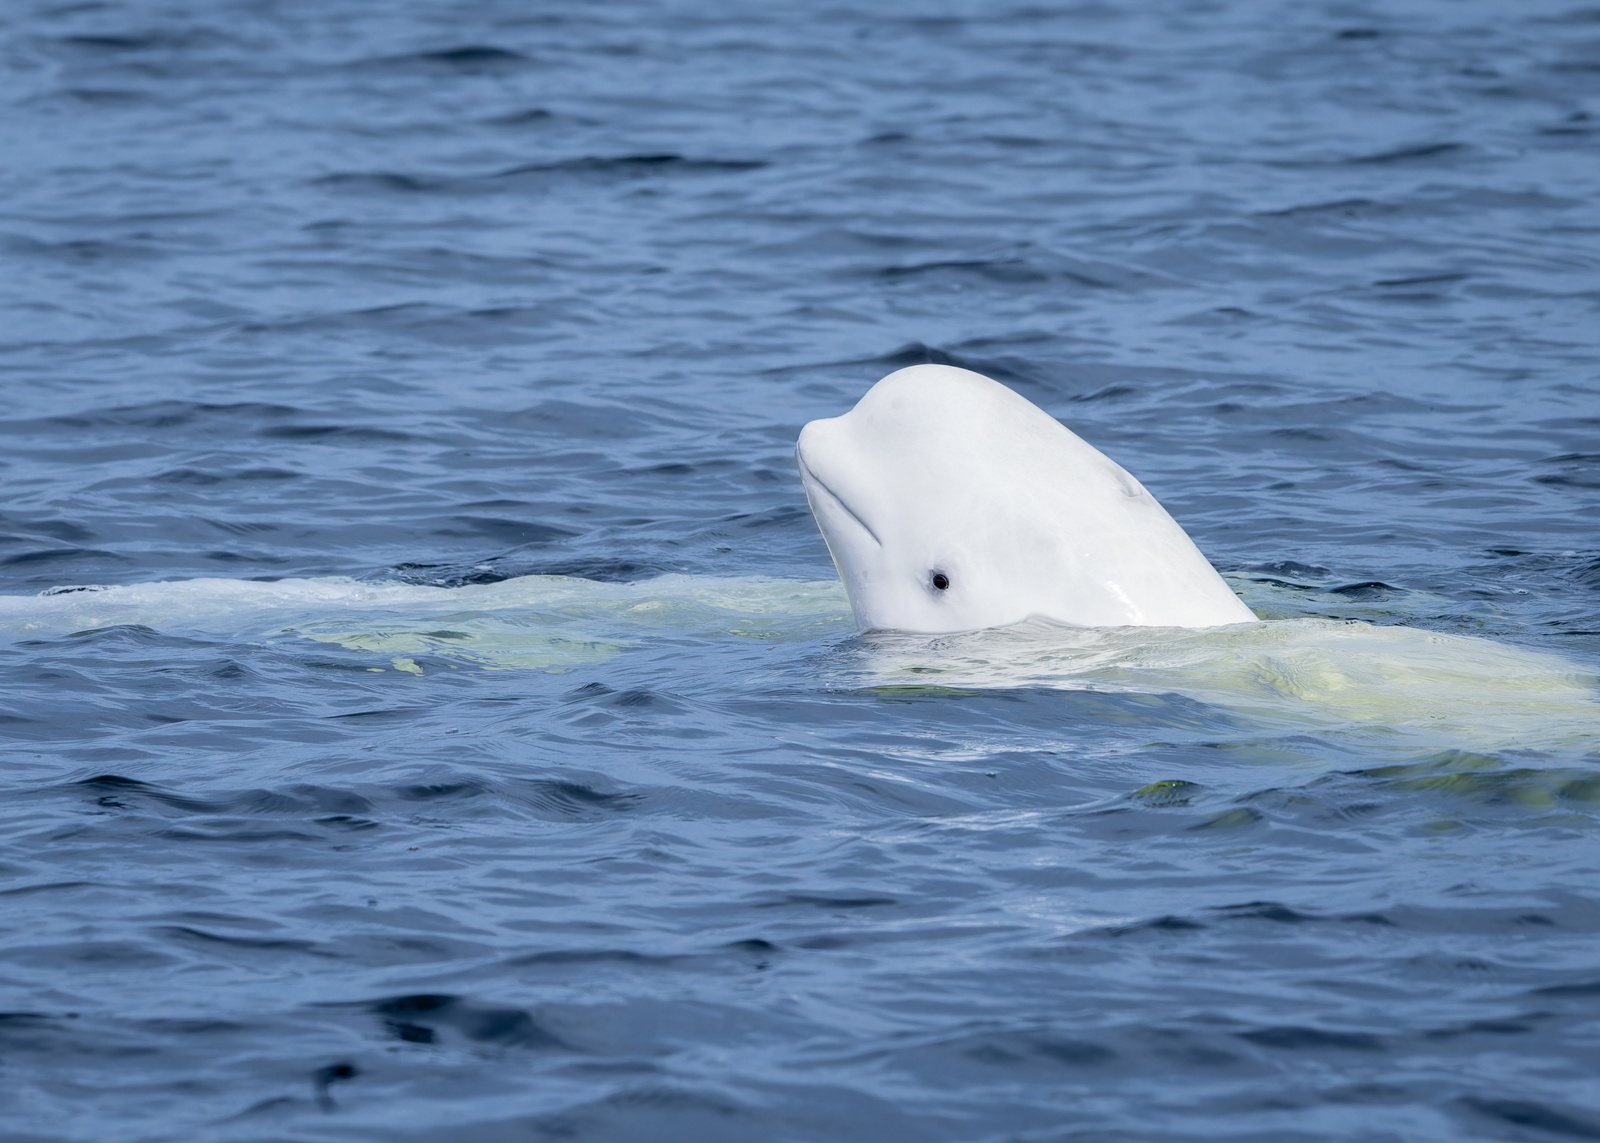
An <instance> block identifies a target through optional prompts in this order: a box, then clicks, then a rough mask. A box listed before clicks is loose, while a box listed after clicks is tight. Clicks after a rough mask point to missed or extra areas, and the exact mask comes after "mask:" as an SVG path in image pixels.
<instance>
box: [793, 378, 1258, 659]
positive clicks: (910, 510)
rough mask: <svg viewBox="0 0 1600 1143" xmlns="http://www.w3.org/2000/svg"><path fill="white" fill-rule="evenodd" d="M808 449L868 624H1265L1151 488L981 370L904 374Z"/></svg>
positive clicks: (811, 489) (827, 531)
mask: <svg viewBox="0 0 1600 1143" xmlns="http://www.w3.org/2000/svg"><path fill="white" fill-rule="evenodd" d="M798 455H799V463H800V473H801V479H802V482H803V483H804V485H805V491H806V498H807V500H808V502H809V503H810V505H811V510H812V514H813V515H814V516H815V517H816V520H817V525H818V527H819V528H820V529H821V531H822V535H823V537H824V539H825V540H826V541H827V544H828V550H829V552H830V553H831V554H832V556H833V561H834V564H835V566H836V567H837V568H838V570H839V576H840V578H841V579H842V580H843V581H844V585H845V590H846V592H847V593H848V595H849V597H850V604H851V608H852V609H853V611H854V612H855V617H856V622H857V624H858V625H859V626H861V627H862V628H864V629H867V630H900V631H915V632H925V633H940V632H949V631H966V630H975V629H978V628H983V627H998V626H1005V625H1008V624H1012V623H1017V622H1020V621H1021V620H1023V619H1027V618H1029V617H1032V616H1040V617H1044V618H1049V619H1054V620H1057V621H1060V622H1063V623H1070V624H1075V625H1078V626H1084V627H1109V626H1124V625H1141V626H1173V627H1211V626H1219V625H1222V624H1228V623H1241V622H1250V621H1252V620H1254V618H1255V616H1254V615H1253V614H1251V612H1250V610H1249V609H1248V608H1247V607H1245V605H1244V604H1243V603H1242V602H1241V601H1240V600H1239V598H1238V597H1237V596H1236V595H1235V594H1234V593H1233V591H1232V589H1230V588H1229V587H1228V585H1227V584H1226V583H1224V582H1223V580H1222V577H1221V576H1219V575H1218V574H1217V573H1216V571H1215V570H1214V569H1213V568H1212V567H1211V565H1210V564H1209V563H1208V562H1207V561H1206V558H1205V557H1204V556H1203V555H1202V554H1201V553H1200V550H1199V549H1198V548H1196V547H1195V545H1194V542H1193V541H1192V540H1190V539H1189V537H1188V536H1187V535H1186V534H1185V533H1184V531H1183V529H1182V528H1180V527H1179V526H1178V524H1177V522H1176V521H1174V520H1173V519H1172V517H1171V516H1169V515H1168V514H1167V512H1166V510H1165V509H1164V508H1162V507H1161V505H1160V504H1158V503H1157V502H1156V499H1155V497H1153V496H1151V495H1150V493H1149V492H1148V491H1146V489H1145V488H1144V486H1143V485H1141V484H1140V483H1139V482H1138V481H1137V480H1135V479H1134V478H1133V477H1132V476H1130V475H1129V474H1128V473H1127V472H1126V471H1124V470H1123V469H1122V468H1121V466H1119V465H1118V464H1116V463H1115V462H1114V461H1112V460H1111V459H1110V458H1109V457H1107V456H1105V455H1104V454H1103V453H1101V452H1100V451H1099V450H1097V449H1096V448H1094V447H1093V446H1092V445H1090V444H1088V443H1087V442H1086V441H1084V440H1082V439H1081V438H1080V437H1078V436H1077V435H1076V434H1074V433H1073V432H1072V431H1071V430H1069V429H1067V428H1066V427H1065V426H1063V425H1062V424H1061V423H1060V422H1058V421H1056V420H1055V419H1054V418H1053V417H1051V416H1050V415H1049V414H1048V413H1046V412H1044V411H1043V410H1042V409H1040V408H1039V407H1038V406H1036V405H1034V404H1032V403H1031V402H1029V401H1028V400H1027V399H1025V398H1024V397H1022V396H1020V395H1018V394H1017V393H1014V392H1012V391H1011V390H1010V389H1008V388H1006V387H1005V386H1004V385H1001V384H999V383H998V382H996V381H993V380H991V379H989V378H988V377H984V376H982V375H981V374H978V373H973V372H971V371H969V370H966V369H957V368H953V367H951V366H947V365H915V366H911V367H910V368H907V369H901V370H899V371H897V372H894V373H891V374H889V376H887V377H885V378H883V380H881V381H879V382H878V383H877V384H876V385H874V386H873V387H872V388H871V389H870V390H868V391H867V393H866V395H865V396H863V397H862V398H861V400H860V402H859V403H857V405H856V406H855V408H854V409H852V410H850V411H849V412H848V413H845V414H844V415H843V416H839V417H832V418H828V419H825V420H818V421H812V422H811V423H810V424H808V425H806V427H805V428H804V429H803V430H802V431H801V434H800V441H799V446H798Z"/></svg>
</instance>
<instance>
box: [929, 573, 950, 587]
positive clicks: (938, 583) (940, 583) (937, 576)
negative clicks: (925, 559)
mask: <svg viewBox="0 0 1600 1143" xmlns="http://www.w3.org/2000/svg"><path fill="white" fill-rule="evenodd" d="M933 586H934V587H936V588H938V589H939V590H940V591H948V590H949V589H950V577H949V576H947V575H945V574H944V572H934V573H933Z"/></svg>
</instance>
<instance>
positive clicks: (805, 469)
mask: <svg viewBox="0 0 1600 1143" xmlns="http://www.w3.org/2000/svg"><path fill="white" fill-rule="evenodd" d="M795 459H796V460H798V461H799V462H800V475H801V476H803V477H805V478H806V479H807V480H808V481H809V482H810V483H812V484H814V485H816V487H817V488H819V489H821V491H822V492H823V494H824V495H826V496H827V497H828V499H829V500H832V501H833V502H834V503H835V504H837V505H838V506H839V510H840V511H841V512H843V513H844V514H845V515H846V516H848V517H850V519H852V520H854V521H855V522H856V523H857V524H858V525H859V526H860V528H861V530H862V531H863V532H865V533H866V534H867V535H869V536H871V537H872V542H873V543H874V544H877V545H878V547H880V548H881V547H883V541H882V540H880V539H879V538H878V533H876V532H874V531H873V530H872V528H871V526H870V525H868V523H867V522H866V521H865V520H863V519H862V518H861V517H860V516H858V515H856V513H855V510H854V509H852V508H851V507H850V505H848V504H846V503H845V502H844V498H843V497H842V496H840V495H839V494H838V493H837V492H835V491H834V490H833V489H831V488H829V487H828V486H827V485H826V484H825V483H823V482H822V480H821V479H819V478H818V476H817V474H816V473H815V472H812V471H811V466H810V465H808V464H807V463H806V458H805V457H804V456H803V455H801V454H800V453H796V454H795Z"/></svg>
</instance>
